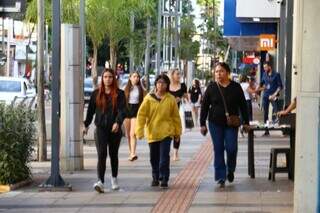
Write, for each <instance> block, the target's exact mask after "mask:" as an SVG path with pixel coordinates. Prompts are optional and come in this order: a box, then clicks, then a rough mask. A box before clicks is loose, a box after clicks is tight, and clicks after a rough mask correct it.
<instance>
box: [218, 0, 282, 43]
mask: <svg viewBox="0 0 320 213" xmlns="http://www.w3.org/2000/svg"><path fill="white" fill-rule="evenodd" d="M260 34H277V23H260V22H259V23H257V22H253V23H241V22H239V21H238V20H237V17H236V0H224V29H223V35H224V36H227V37H228V36H257V35H260Z"/></svg>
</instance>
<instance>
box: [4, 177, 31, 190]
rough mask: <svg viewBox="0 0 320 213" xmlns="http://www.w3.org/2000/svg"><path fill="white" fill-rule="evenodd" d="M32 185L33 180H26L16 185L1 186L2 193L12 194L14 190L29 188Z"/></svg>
mask: <svg viewBox="0 0 320 213" xmlns="http://www.w3.org/2000/svg"><path fill="white" fill-rule="evenodd" d="M31 183H33V180H31V179H30V180H24V181H21V182H18V183H15V184H7V185H0V193H3V192H10V191H13V190H16V189H18V188H21V187H24V186H28V185H30V184H31Z"/></svg>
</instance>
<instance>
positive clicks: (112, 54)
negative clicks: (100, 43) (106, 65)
mask: <svg viewBox="0 0 320 213" xmlns="http://www.w3.org/2000/svg"><path fill="white" fill-rule="evenodd" d="M110 65H111V68H112V69H115V68H116V65H117V44H116V43H115V42H112V41H110Z"/></svg>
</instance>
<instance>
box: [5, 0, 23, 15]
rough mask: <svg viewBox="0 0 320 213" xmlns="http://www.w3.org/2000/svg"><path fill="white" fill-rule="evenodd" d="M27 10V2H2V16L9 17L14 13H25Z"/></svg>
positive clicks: (11, 0)
mask: <svg viewBox="0 0 320 213" xmlns="http://www.w3.org/2000/svg"><path fill="white" fill-rule="evenodd" d="M25 10H26V0H1V1H0V15H1V16H8V15H10V14H12V13H24V12H25Z"/></svg>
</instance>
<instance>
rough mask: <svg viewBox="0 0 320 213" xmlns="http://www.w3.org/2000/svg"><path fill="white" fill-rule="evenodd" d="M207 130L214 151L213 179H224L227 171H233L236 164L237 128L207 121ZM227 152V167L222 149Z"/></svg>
mask: <svg viewBox="0 0 320 213" xmlns="http://www.w3.org/2000/svg"><path fill="white" fill-rule="evenodd" d="M209 131H210V135H211V139H212V143H213V151H214V171H215V176H214V178H215V180H216V181H219V180H226V176H227V171H228V172H234V171H235V169H236V164H237V152H238V128H233V127H228V126H222V125H217V124H215V123H212V122H209ZM225 150H226V152H227V167H226V163H225V160H224V151H225Z"/></svg>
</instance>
